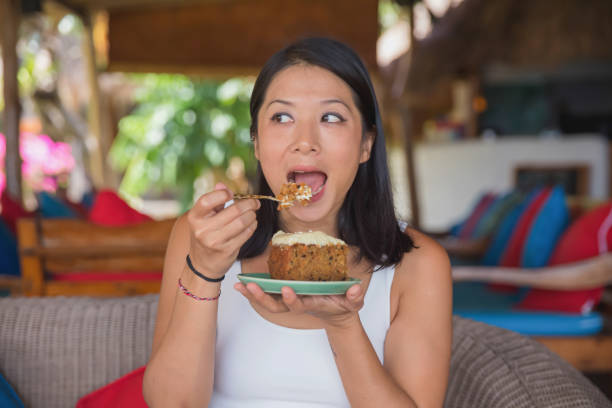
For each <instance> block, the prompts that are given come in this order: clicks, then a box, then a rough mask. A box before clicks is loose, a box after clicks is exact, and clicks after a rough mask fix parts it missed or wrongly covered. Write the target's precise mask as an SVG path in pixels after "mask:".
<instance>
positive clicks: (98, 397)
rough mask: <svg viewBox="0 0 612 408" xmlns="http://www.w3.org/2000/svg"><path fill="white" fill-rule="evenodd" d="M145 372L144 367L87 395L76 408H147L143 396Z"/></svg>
mask: <svg viewBox="0 0 612 408" xmlns="http://www.w3.org/2000/svg"><path fill="white" fill-rule="evenodd" d="M144 372H145V367H144V366H143V367H140V368H137V369H136V370H134V371H132V372H131V373H128V374H126V375H124V376H123V377H121V378H119V379H118V380H115V381H113V382H112V383H110V384H108V385H105V386H104V387H102V388H100V389H98V390H96V391H94V392H92V393H90V394H87V395H85V396H84V397H82V398H81V399H80V400H79V401H78V402H77V404H76V408H108V407H113V408H147V404H146V402H145V400H144V397H143V396H142V379H143V377H144Z"/></svg>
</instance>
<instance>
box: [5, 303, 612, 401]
mask: <svg viewBox="0 0 612 408" xmlns="http://www.w3.org/2000/svg"><path fill="white" fill-rule="evenodd" d="M156 308H157V296H156V295H144V296H129V297H122V298H93V297H46V298H0V372H2V374H3V375H4V377H5V378H6V379H7V380H8V382H9V383H10V384H11V385H12V386H13V387H14V388H15V390H16V391H17V393H18V394H19V395H20V397H21V398H22V399H23V401H24V403H25V405H26V406H28V407H33V408H38V407H41V408H42V407H44V408H65V407H72V406H74V405H75V404H76V402H77V401H78V399H79V398H80V397H82V396H84V395H86V394H88V393H90V392H92V391H94V390H96V389H98V388H100V387H102V386H104V385H106V384H108V383H110V382H112V381H113V380H115V379H117V378H119V377H121V376H122V375H124V374H126V373H128V372H130V371H132V370H134V369H136V368H138V367H140V366H142V365H144V364H146V362H147V360H148V358H149V355H150V351H151V347H152V338H153V330H154V322H155V314H156ZM453 327H454V329H453V331H454V332H453V352H452V360H451V371H450V378H449V384H448V391H447V396H446V403H445V407H447V408H455V407H457V408H459V407H471V408H479V407H488V408H497V407H499V408H501V407H504V408H507V407H525V408H527V407H529V408H532V407H567V406H572V407H592V406H597V407H612V404H610V402H609V401H608V400H607V399H606V398H605V396H604V395H603V394H602V393H601V392H600V391H599V390H598V389H596V388H595V387H594V386H593V385H592V384H591V383H590V382H589V381H588V380H587V379H586V378H585V377H584V376H582V374H580V373H579V372H578V371H576V370H575V369H574V368H572V367H571V366H569V365H568V364H566V363H565V362H563V361H562V360H561V359H560V358H559V357H557V356H556V355H554V354H553V353H552V352H550V351H548V349H546V348H545V347H544V346H542V345H541V344H539V343H537V342H536V341H535V340H532V339H530V338H527V337H523V336H520V335H518V334H516V333H512V332H509V331H507V330H504V329H500V328H496V327H492V326H488V325H486V324H483V323H479V322H474V321H470V320H466V319H462V318H459V317H455V318H454V319H453Z"/></svg>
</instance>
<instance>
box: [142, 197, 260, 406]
mask: <svg viewBox="0 0 612 408" xmlns="http://www.w3.org/2000/svg"><path fill="white" fill-rule="evenodd" d="M228 198H229V194H228V193H227V191H223V190H222V189H218V190H216V191H213V192H212V193H208V194H206V195H204V196H203V197H201V198H200V200H198V202H197V203H196V204H195V205H194V207H193V208H192V209H191V210H190V212H189V213H188V214H187V215H184V216H182V217H180V218H179V220H178V221H177V222H176V224H175V226H174V229H173V231H172V234H171V236H170V240H169V243H168V249H167V252H166V258H165V262H164V273H163V278H162V288H161V292H160V299H159V305H158V311H157V321H156V325H155V334H154V338H153V351H152V355H151V359H150V360H149V363H148V364H147V369H146V372H145V377H144V382H143V395H144V397H145V400H146V402H147V404H148V405H149V406H151V407H153V408H155V407H201V406H205V405H206V404H207V403H208V401H209V400H210V397H211V395H212V387H213V379H214V363H215V362H214V355H215V335H216V327H217V305H218V302H217V301H197V300H195V299H192V298H191V297H189V296H185V295H184V294H183V293H182V292H181V291H180V289H179V288H178V279H179V277H180V279H181V281H182V283H183V285H184V286H185V287H186V288H188V289H189V291H190V292H192V293H194V294H195V295H197V296H199V297H209V298H210V297H215V296H217V295H218V293H219V289H220V283H211V282H207V281H204V280H203V279H201V278H199V277H197V276H196V275H195V274H193V273H192V272H191V271H190V270H189V269H188V268H187V266H186V264H185V256H186V255H187V253H188V252H189V254H190V256H191V257H192V260H193V263H194V266H195V267H196V268H197V269H198V270H199V271H201V272H202V273H204V274H205V275H207V276H209V277H221V276H223V275H224V274H225V273H226V272H227V270H228V269H229V267H230V266H231V264H232V263H233V262H234V260H235V259H236V256H237V254H238V250H239V248H240V246H241V245H242V243H244V242H245V241H246V240H247V239H248V237H250V236H251V234H252V233H253V231H254V230H255V227H256V223H257V222H256V221H255V209H256V208H257V207H258V202H257V201H255V200H243V201H240V202H239V203H237V204H235V205H232V206H231V207H228V208H226V209H223V203H224V202H225V201H226V200H227V199H228Z"/></svg>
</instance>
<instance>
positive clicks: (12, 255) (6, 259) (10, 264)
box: [0, 218, 21, 406]
mask: <svg viewBox="0 0 612 408" xmlns="http://www.w3.org/2000/svg"><path fill="white" fill-rule="evenodd" d="M0 260H1V261H2V262H0V274H2V275H13V276H19V275H20V274H21V268H20V267H19V253H18V251H17V239H16V238H15V236H14V235H13V232H12V231H11V230H10V229H9V228H8V226H7V225H6V223H5V222H4V220H3V219H2V218H0ZM0 406H1V405H0Z"/></svg>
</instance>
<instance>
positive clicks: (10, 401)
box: [0, 374, 23, 408]
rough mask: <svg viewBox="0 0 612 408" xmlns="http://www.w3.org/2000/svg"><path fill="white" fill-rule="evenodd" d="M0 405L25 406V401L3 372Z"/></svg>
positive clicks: (0, 376) (3, 406)
mask: <svg viewBox="0 0 612 408" xmlns="http://www.w3.org/2000/svg"><path fill="white" fill-rule="evenodd" d="M0 407H2V408H23V402H21V399H20V398H19V396H18V395H17V393H16V392H15V390H14V389H13V387H11V385H10V384H9V383H8V382H7V381H6V380H5V379H4V377H3V376H2V374H0Z"/></svg>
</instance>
